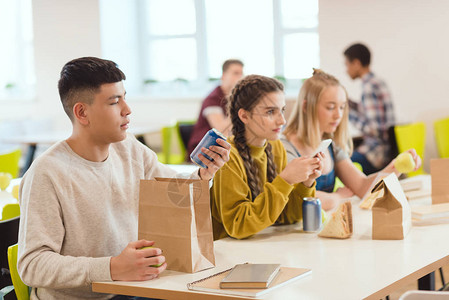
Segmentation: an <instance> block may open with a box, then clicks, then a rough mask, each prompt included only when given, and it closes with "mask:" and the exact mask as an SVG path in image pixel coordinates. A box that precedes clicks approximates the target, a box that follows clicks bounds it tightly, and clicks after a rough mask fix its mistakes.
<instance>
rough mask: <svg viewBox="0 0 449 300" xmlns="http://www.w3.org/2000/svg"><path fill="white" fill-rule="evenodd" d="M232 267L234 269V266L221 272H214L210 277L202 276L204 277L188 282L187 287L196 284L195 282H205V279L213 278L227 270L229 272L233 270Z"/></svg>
mask: <svg viewBox="0 0 449 300" xmlns="http://www.w3.org/2000/svg"><path fill="white" fill-rule="evenodd" d="M232 269H233V268H230V269H227V270H224V271H221V272H219V273H215V274H212V275H210V276H208V277H205V278H202V279H200V280H197V281H194V282H190V283H188V284H187V287H190V286H192V285H194V284H197V283H201V282H203V281H205V280H208V279H210V278H212V277H215V276H220V275H221V274H223V273H226V272H229V271H231V270H232Z"/></svg>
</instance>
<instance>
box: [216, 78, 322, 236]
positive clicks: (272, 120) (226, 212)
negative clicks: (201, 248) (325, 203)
mask: <svg viewBox="0 0 449 300" xmlns="http://www.w3.org/2000/svg"><path fill="white" fill-rule="evenodd" d="M228 102H229V103H228V105H229V116H230V118H231V121H232V134H233V136H231V137H230V138H229V139H228V141H229V142H230V144H231V154H230V159H229V161H228V163H226V164H225V165H224V166H223V168H221V169H220V170H219V171H218V172H217V174H216V175H215V179H214V184H213V186H212V190H211V206H212V208H211V209H212V224H213V229H214V239H220V238H223V237H227V236H231V237H234V238H237V239H243V238H246V237H249V236H251V235H253V234H255V233H257V232H259V231H261V230H262V229H264V228H266V227H268V226H270V225H273V224H291V223H295V222H297V221H299V220H301V219H302V210H301V205H302V198H303V197H311V196H314V195H315V178H317V177H318V176H319V175H320V174H321V169H322V165H321V159H322V156H321V153H320V154H318V155H317V157H313V158H298V159H295V160H292V161H291V162H290V163H289V164H287V156H286V153H285V149H284V147H283V146H282V143H281V142H280V141H279V136H280V134H281V128H282V126H283V125H284V124H285V119H284V108H285V97H284V93H283V86H282V84H281V83H280V82H279V81H277V80H275V79H272V78H268V77H264V76H258V75H250V76H247V77H245V78H243V79H242V80H241V81H240V82H239V83H237V85H236V86H235V88H234V89H233V90H232V93H231V95H230V98H229V101H228Z"/></svg>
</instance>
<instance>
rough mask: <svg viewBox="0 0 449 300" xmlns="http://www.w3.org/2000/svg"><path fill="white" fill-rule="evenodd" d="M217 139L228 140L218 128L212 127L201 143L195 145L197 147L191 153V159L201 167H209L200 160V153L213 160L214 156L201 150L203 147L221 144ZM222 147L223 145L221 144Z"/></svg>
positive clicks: (207, 147)
mask: <svg viewBox="0 0 449 300" xmlns="http://www.w3.org/2000/svg"><path fill="white" fill-rule="evenodd" d="M217 139H222V140H225V141H226V137H225V136H224V135H223V134H222V133H221V132H219V131H218V130H217V129H215V128H212V129H211V130H209V131H208V132H206V134H205V135H204V136H203V138H202V139H201V141H200V143H199V144H198V145H197V146H196V147H195V149H194V150H193V151H192V153H191V154H190V159H191V160H192V161H193V162H194V163H195V164H197V165H198V166H200V167H201V168H205V169H207V166H206V165H205V164H204V163H203V162H202V161H201V160H200V158H199V157H198V154H200V153H201V154H203V155H204V156H205V157H206V158H207V159H208V160H210V161H212V158H211V157H209V156H207V155H206V154H205V153H203V152H201V148H203V147H204V148H206V149H209V147H210V146H219V145H218V143H217ZM220 147H221V146H220Z"/></svg>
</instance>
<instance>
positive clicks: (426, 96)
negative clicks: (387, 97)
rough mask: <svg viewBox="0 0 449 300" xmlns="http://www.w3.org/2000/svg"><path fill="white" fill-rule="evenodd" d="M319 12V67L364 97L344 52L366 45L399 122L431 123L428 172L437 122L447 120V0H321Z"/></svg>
mask: <svg viewBox="0 0 449 300" xmlns="http://www.w3.org/2000/svg"><path fill="white" fill-rule="evenodd" d="M319 10H320V12H319V34H320V59H321V68H322V69H324V70H325V71H327V72H329V73H332V74H334V75H336V76H337V77H338V78H339V79H340V80H341V81H342V83H343V84H344V85H345V86H346V87H347V89H348V92H349V94H350V97H354V98H356V97H359V98H360V96H359V95H360V88H359V85H360V82H352V81H351V80H350V79H349V77H348V76H347V75H346V73H345V69H344V57H343V54H342V53H343V51H344V50H345V49H346V48H347V47H348V46H349V45H350V44H352V43H354V42H363V43H366V44H367V45H368V46H369V48H370V49H371V51H372V69H373V71H374V72H375V73H377V74H378V75H379V76H380V77H382V78H383V79H384V80H385V81H386V82H387V84H388V85H389V87H390V89H391V91H392V94H393V100H394V104H395V113H396V120H397V121H398V122H399V123H407V122H416V121H424V122H425V123H426V125H427V144H426V152H425V165H424V167H425V169H426V170H427V171H429V159H430V158H435V157H437V151H436V145H435V139H434V136H433V121H434V120H436V119H438V118H443V117H449V95H448V92H447V90H448V87H449V72H448V70H447V69H448V66H449V55H448V53H449V35H448V34H447V29H448V28H449V1H440V0H427V1H421V0H420V1H418V0H395V1H391V0H375V1H374V0H372V1H360V0H339V1H335V0H320V5H319Z"/></svg>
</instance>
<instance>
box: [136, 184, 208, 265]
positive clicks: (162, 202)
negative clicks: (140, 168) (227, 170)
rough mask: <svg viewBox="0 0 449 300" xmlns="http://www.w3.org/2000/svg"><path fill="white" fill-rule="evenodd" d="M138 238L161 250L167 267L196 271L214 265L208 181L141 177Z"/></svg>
mask: <svg viewBox="0 0 449 300" xmlns="http://www.w3.org/2000/svg"><path fill="white" fill-rule="evenodd" d="M138 232H139V239H146V240H150V241H154V242H155V244H154V246H155V247H157V248H160V249H162V251H163V255H164V256H165V258H166V262H167V269H169V270H174V271H180V272H188V273H194V272H198V271H201V270H204V269H208V268H212V267H214V266H215V255H214V241H213V232H212V220H211V212H210V195H209V182H208V181H206V180H192V179H179V178H156V179H154V180H141V181H140V193H139V231H138Z"/></svg>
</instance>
